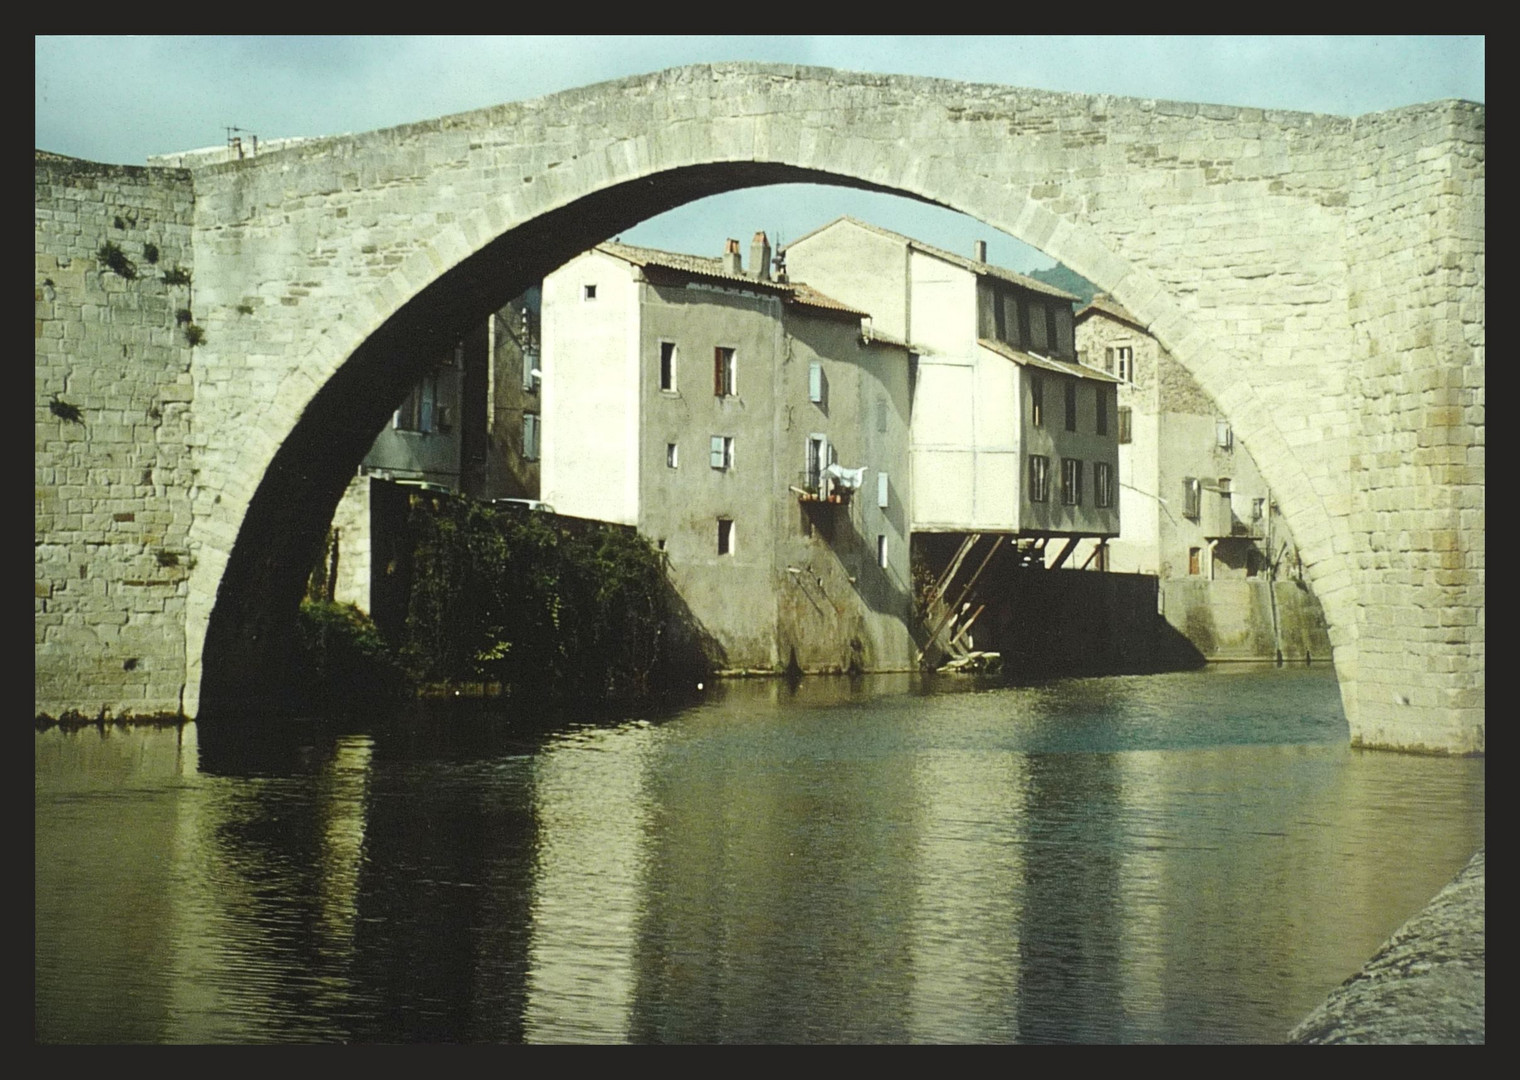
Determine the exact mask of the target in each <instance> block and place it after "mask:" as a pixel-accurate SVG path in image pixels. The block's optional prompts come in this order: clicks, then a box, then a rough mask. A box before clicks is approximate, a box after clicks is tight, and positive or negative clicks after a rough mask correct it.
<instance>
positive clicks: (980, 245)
mask: <svg viewBox="0 0 1520 1080" xmlns="http://www.w3.org/2000/svg"><path fill="white" fill-rule="evenodd" d="M976 261H977V262H979V263H984V262H986V261H987V241H985V240H978V241H977V242H976Z"/></svg>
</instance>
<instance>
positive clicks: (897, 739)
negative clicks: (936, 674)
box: [35, 667, 1484, 1043]
mask: <svg viewBox="0 0 1520 1080" xmlns="http://www.w3.org/2000/svg"><path fill="white" fill-rule="evenodd" d="M525 719H529V718H525V717H504V716H500V715H496V716H491V715H489V714H484V713H482V711H481V708H480V706H479V705H478V704H475V703H468V704H463V705H460V704H455V703H450V704H449V705H448V706H447V707H443V708H440V709H439V710H438V712H437V713H436V715H431V716H423V717H416V718H413V719H411V720H408V721H406V722H391V723H386V724H378V725H376V726H375V727H374V728H373V729H372V730H367V731H331V730H326V729H321V728H310V729H303V730H298V731H296V732H295V733H293V734H291V733H287V734H286V735H285V736H282V737H281V738H279V739H275V740H273V741H272V743H271V745H270V746H268V747H266V748H265V749H264V750H263V751H262V753H261V754H260V755H259V756H258V757H256V758H254V757H248V756H232V755H219V754H212V753H209V747H204V748H203V747H201V746H199V745H198V742H197V733H196V729H195V727H194V725H190V726H187V727H186V728H185V729H184V730H183V731H179V732H177V731H174V730H172V729H170V730H158V729H144V728H132V729H109V730H107V731H104V732H102V731H99V730H97V729H94V728H87V729H84V730H82V731H74V732H64V731H61V730H59V729H52V730H49V731H45V732H39V733H37V735H36V784H35V789H36V791H35V793H36V818H35V820H36V863H35V870H36V873H35V902H36V946H35V962H36V983H35V1017H36V1020H35V1023H36V1038H37V1040H38V1041H41V1042H92V1043H100V1042H276V1041H284V1042H289V1041H297V1042H315V1041H365V1042H375V1041H385V1042H395V1041H493V1042H506V1041H542V1042H552V1041H580V1042H585V1041H594V1042H600V1041H639V1042H707V1041H725V1042H777V1041H779V1042H837V1041H848V1042H907V1041H925V1042H994V1041H996V1042H1014V1041H1027V1042H1045V1041H1080V1042H1261V1041H1276V1040H1280V1039H1281V1038H1282V1037H1283V1035H1284V1034H1285V1032H1286V1031H1287V1029H1288V1028H1289V1027H1291V1026H1292V1024H1293V1023H1295V1022H1296V1021H1297V1020H1298V1019H1300V1018H1301V1017H1302V1016H1303V1015H1304V1014H1305V1013H1306V1012H1308V1011H1309V1009H1311V1008H1312V1007H1313V1006H1315V1005H1316V1004H1318V1003H1319V1001H1320V1000H1322V999H1323V997H1324V996H1325V994H1326V993H1328V991H1329V990H1330V989H1332V988H1333V987H1334V986H1335V985H1337V984H1338V983H1340V982H1341V981H1342V980H1343V979H1344V978H1346V977H1347V976H1348V975H1350V974H1351V973H1352V972H1354V971H1355V970H1356V969H1358V968H1359V967H1360V966H1361V965H1362V963H1363V962H1365V960H1366V959H1367V958H1368V957H1370V956H1371V954H1372V953H1373V952H1374V951H1375V950H1376V949H1377V947H1378V945H1379V944H1380V943H1381V942H1382V941H1383V940H1384V939H1385V938H1386V937H1387V936H1388V934H1389V933H1390V932H1391V931H1392V930H1393V929H1395V928H1396V927H1397V926H1398V925H1399V924H1400V923H1401V922H1402V921H1403V920H1404V919H1405V918H1407V917H1408V916H1409V915H1410V914H1412V913H1413V912H1414V911H1415V910H1417V909H1418V908H1419V907H1420V906H1422V905H1423V904H1424V903H1425V901H1427V900H1428V899H1429V898H1430V896H1432V895H1433V894H1434V893H1435V892H1436V890H1437V889H1439V888H1440V886H1441V885H1443V884H1444V883H1445V882H1446V881H1447V880H1449V879H1450V878H1451V877H1452V875H1453V874H1455V872H1456V871H1457V870H1458V869H1459V868H1460V867H1461V866H1462V865H1463V864H1464V863H1465V861H1466V859H1467V857H1468V856H1469V855H1470V854H1471V853H1472V852H1473V851H1474V850H1475V849H1476V848H1477V847H1478V846H1479V845H1481V844H1482V842H1483V837H1484V765H1483V762H1482V761H1481V760H1476V761H1474V760H1461V759H1456V760H1453V759H1440V758H1421V757H1410V756H1404V755H1394V754H1378V753H1371V752H1357V751H1352V750H1350V749H1349V748H1348V747H1347V746H1346V741H1347V731H1346V725H1345V720H1344V718H1343V717H1342V714H1341V710H1340V702H1339V696H1338V691H1337V689H1336V684H1335V681H1334V677H1333V674H1332V673H1331V672H1330V669H1329V668H1328V667H1323V668H1311V669H1303V668H1298V669H1275V668H1256V667H1221V668H1216V669H1210V670H1208V671H1203V672H1194V673H1187V674H1178V675H1164V676H1149V677H1120V678H1101V679H1082V680H1064V681H1061V682H1056V683H1050V684H1045V685H1039V686H1028V687H1009V688H988V687H985V686H981V685H980V684H977V683H975V682H973V681H970V680H957V679H949V680H945V679H940V680H934V681H932V682H929V683H923V682H920V681H918V680H916V679H910V678H908V677H901V678H892V677H878V678H873V679H865V680H856V681H854V682H851V681H849V680H844V679H809V680H804V681H803V682H802V683H801V684H800V685H798V686H797V687H796V688H795V689H791V688H788V687H787V685H786V684H785V683H781V682H773V681H755V682H735V683H724V684H721V685H720V686H719V687H717V688H716V689H715V690H714V691H712V692H711V693H710V696H709V698H708V700H706V701H705V702H703V703H702V704H700V705H696V706H693V707H690V708H687V709H684V710H681V711H678V712H674V713H671V714H669V715H664V716H659V717H649V718H644V719H640V720H631V721H626V722H621V723H609V724H585V723H575V722H572V721H567V720H564V719H561V720H554V719H552V718H546V717H533V718H531V720H532V722H531V723H525V722H524V720H525Z"/></svg>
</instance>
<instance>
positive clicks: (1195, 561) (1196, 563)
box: [1188, 547, 1203, 574]
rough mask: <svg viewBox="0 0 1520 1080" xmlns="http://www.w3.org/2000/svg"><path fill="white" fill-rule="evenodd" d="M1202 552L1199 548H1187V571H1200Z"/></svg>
mask: <svg viewBox="0 0 1520 1080" xmlns="http://www.w3.org/2000/svg"><path fill="white" fill-rule="evenodd" d="M1202 554H1203V550H1202V549H1201V548H1195V547H1190V548H1188V573H1190V574H1197V573H1200V572H1201V569H1202V567H1201V564H1202V562H1203V559H1202V557H1201V556H1202Z"/></svg>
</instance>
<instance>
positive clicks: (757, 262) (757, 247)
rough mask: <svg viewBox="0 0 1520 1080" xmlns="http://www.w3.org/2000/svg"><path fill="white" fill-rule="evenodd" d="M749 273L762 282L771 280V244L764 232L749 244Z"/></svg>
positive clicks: (758, 233)
mask: <svg viewBox="0 0 1520 1080" xmlns="http://www.w3.org/2000/svg"><path fill="white" fill-rule="evenodd" d="M749 272H750V273H751V274H752V275H753V276H754V277H756V278H758V279H759V280H761V281H769V280H770V279H771V242H770V241H769V240H768V239H766V236H765V234H764V233H763V232H757V233H756V234H755V238H754V239H753V240H751V241H750V242H749Z"/></svg>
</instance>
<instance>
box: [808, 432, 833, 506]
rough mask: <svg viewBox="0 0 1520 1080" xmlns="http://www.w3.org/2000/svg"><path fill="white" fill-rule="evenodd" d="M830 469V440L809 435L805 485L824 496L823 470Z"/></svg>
mask: <svg viewBox="0 0 1520 1080" xmlns="http://www.w3.org/2000/svg"><path fill="white" fill-rule="evenodd" d="M828 467H829V440H828V439H827V438H826V437H825V436H823V435H809V436H808V441H807V475H806V476H805V477H804V478H803V485H804V486H805V487H806V488H807V489H808V490H809V491H811V492H814V493H815V494H820V495H821V494H822V491H821V490H820V488H822V486H823V470H824V469H827V468H828Z"/></svg>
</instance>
